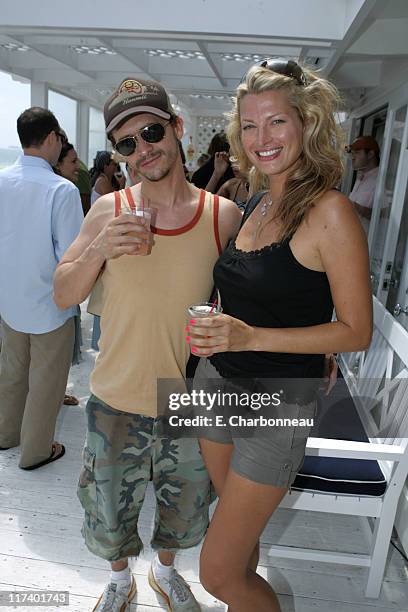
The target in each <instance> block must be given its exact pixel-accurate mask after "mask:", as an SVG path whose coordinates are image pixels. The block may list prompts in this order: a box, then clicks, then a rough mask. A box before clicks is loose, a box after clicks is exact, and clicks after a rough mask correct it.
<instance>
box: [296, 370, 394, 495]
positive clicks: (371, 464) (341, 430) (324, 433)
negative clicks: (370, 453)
mask: <svg viewBox="0 0 408 612" xmlns="http://www.w3.org/2000/svg"><path fill="white" fill-rule="evenodd" d="M319 403H320V408H319V411H318V416H317V419H316V423H315V427H314V429H313V431H312V433H311V436H313V437H320V438H331V439H333V440H353V441H355V442H368V438H367V435H366V433H365V431H364V427H363V424H362V422H361V419H360V417H359V416H358V412H357V410H356V407H355V405H354V402H353V400H352V398H351V396H350V394H349V392H348V389H347V386H346V383H345V382H344V380H343V379H342V378H340V379H339V380H338V382H337V385H336V387H335V388H334V390H333V391H332V393H331V394H330V395H329V397H328V398H326V397H321V398H320V401H319ZM386 484H387V483H386V480H385V478H384V474H383V473H382V471H381V469H380V466H379V465H378V462H377V461H374V460H368V461H366V460H361V459H335V458H332V457H305V460H304V463H303V465H302V467H301V468H300V470H299V473H298V475H297V477H296V480H295V482H294V483H293V485H292V488H293V489H303V490H310V491H321V492H325V493H339V494H349V495H364V496H375V497H379V496H381V495H383V494H384V493H385V489H386Z"/></svg>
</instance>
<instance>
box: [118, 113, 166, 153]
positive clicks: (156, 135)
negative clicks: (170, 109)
mask: <svg viewBox="0 0 408 612" xmlns="http://www.w3.org/2000/svg"><path fill="white" fill-rule="evenodd" d="M169 123H171V119H170V121H167V122H166V123H152V124H151V125H146V126H145V127H144V128H142V129H141V130H139V135H138V136H126V138H122V139H121V140H118V142H117V143H116V144H115V151H117V152H118V153H119V155H123V157H129V155H132V153H134V152H135V151H136V149H137V143H138V140H139V137H140V138H142V139H143V140H144V141H145V142H148V143H149V144H154V143H156V142H160V141H161V140H163V138H164V135H165V133H166V127H167V125H168V124H169Z"/></svg>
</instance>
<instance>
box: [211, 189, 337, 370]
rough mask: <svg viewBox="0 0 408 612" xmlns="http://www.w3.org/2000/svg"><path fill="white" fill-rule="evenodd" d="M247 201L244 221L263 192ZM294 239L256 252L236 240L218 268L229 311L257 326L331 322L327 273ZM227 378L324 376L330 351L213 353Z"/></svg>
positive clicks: (225, 308) (216, 278)
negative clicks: (308, 263)
mask: <svg viewBox="0 0 408 612" xmlns="http://www.w3.org/2000/svg"><path fill="white" fill-rule="evenodd" d="M264 193H265V192H262V193H257V194H256V195H254V196H253V197H252V198H251V200H250V201H249V202H248V204H247V208H246V211H245V214H244V217H243V220H242V224H241V227H242V225H243V224H244V223H245V221H246V220H247V219H248V217H249V215H250V214H251V213H252V212H253V210H254V209H255V208H256V206H257V204H258V203H259V201H260V200H261V198H262V196H263V194H264ZM289 242H290V238H288V239H287V240H284V241H283V242H280V243H274V244H271V245H269V246H266V247H263V248H262V249H260V250H256V251H249V252H245V251H241V250H240V249H237V247H236V246H235V241H234V242H231V243H230V244H229V246H228V247H227V249H226V250H225V251H224V253H223V254H222V255H221V256H220V258H219V259H218V261H217V262H216V264H215V267H214V282H215V286H216V287H217V289H218V290H219V292H220V296H221V304H222V308H223V312H224V313H226V314H229V315H231V316H233V317H236V318H237V319H241V320H242V321H245V323H248V325H254V326H256V327H272V328H273V327H275V328H276V327H309V326H311V325H319V324H322V323H328V322H330V321H331V318H332V314H333V301H332V296H331V292H330V286H329V282H328V279H327V276H326V273H325V272H316V271H315V270H310V269H309V268H306V267H305V266H303V265H302V264H300V263H299V262H298V261H297V259H296V258H295V257H294V255H293V253H292V251H291V248H290V246H289ZM210 361H211V363H212V364H213V365H214V366H215V367H216V369H217V370H218V372H219V373H220V374H221V376H223V377H226V378H228V377H231V378H236V377H240V378H245V377H248V378H252V377H257V378H265V377H268V378H278V377H280V378H319V377H321V376H323V365H324V355H304V354H291V353H272V352H255V351H242V352H237V353H232V352H230V353H217V354H215V355H213V356H212V357H211V358H210Z"/></svg>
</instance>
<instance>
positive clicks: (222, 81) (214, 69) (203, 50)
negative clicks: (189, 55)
mask: <svg viewBox="0 0 408 612" xmlns="http://www.w3.org/2000/svg"><path fill="white" fill-rule="evenodd" d="M197 45H198V48H199V49H200V51H201V53H202V54H203V55H204V57H205V59H206V61H207V64H208V65H209V67H210V68H211V70H212V72H213V73H214V75H215V76H216V77H217V79H218V81H219V83H220V85H221V86H222V87H226V85H227V82H226V80H225V79H224V78H223V77H222V75H221V71H220V70H219V68H218V66H217V65H216V63H215V61H214V60H213V58H212V57H211V55H210V54H209V53H208V49H207V45H206V44H204V43H203V42H201V41H197Z"/></svg>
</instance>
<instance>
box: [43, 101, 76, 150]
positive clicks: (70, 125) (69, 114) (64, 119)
mask: <svg viewBox="0 0 408 612" xmlns="http://www.w3.org/2000/svg"><path fill="white" fill-rule="evenodd" d="M77 106H78V105H77V102H76V100H74V99H73V98H69V97H68V96H64V95H63V94H60V93H57V92H56V91H52V89H50V90H49V92H48V108H49V109H50V111H51V112H53V113H54V115H55V116H56V118H57V120H58V123H59V124H60V126H61V127H62V129H63V130H64V131H65V133H66V135H67V137H68V140H69V142H70V143H71V144H73V145H74V147H75V148H76V145H77V142H76V133H77Z"/></svg>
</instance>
